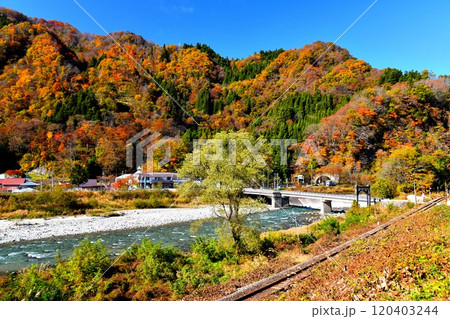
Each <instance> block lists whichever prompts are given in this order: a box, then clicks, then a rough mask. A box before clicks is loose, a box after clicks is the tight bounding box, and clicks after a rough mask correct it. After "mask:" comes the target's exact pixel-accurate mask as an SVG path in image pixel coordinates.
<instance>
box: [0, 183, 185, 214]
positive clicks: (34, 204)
mask: <svg viewBox="0 0 450 319" xmlns="http://www.w3.org/2000/svg"><path fill="white" fill-rule="evenodd" d="M189 202H190V199H189V198H186V197H180V196H178V194H177V193H175V192H172V191H168V190H134V191H116V192H105V191H99V192H89V191H76V192H75V191H65V190H62V189H56V190H53V191H43V192H33V193H21V194H2V193H0V219H16V218H46V217H53V216H73V215H80V214H88V215H111V214H117V213H115V211H118V210H129V209H143V208H166V207H180V206H186V205H189Z"/></svg>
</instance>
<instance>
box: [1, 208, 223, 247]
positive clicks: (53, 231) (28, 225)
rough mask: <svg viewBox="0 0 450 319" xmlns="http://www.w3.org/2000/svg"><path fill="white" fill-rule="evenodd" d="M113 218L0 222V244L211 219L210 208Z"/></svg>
mask: <svg viewBox="0 0 450 319" xmlns="http://www.w3.org/2000/svg"><path fill="white" fill-rule="evenodd" d="M114 215H117V216H114V217H102V216H74V217H55V218H39V219H23V220H0V244H6V243H12V242H19V241H28V240H35V239H43V238H52V237H60V236H68V235H80V234H89V233H97V232H105V231H115V230H125V229H135V228H145V227H155V226H161V225H167V224H172V223H180V222H187V221H194V220H200V219H205V218H211V217H214V216H215V215H214V211H213V208H212V207H201V208H161V209H137V210H126V211H118V212H117V214H114Z"/></svg>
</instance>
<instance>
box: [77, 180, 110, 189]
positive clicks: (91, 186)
mask: <svg viewBox="0 0 450 319" xmlns="http://www.w3.org/2000/svg"><path fill="white" fill-rule="evenodd" d="M80 188H81V189H84V190H91V191H99V190H102V189H105V186H103V185H101V184H99V183H98V182H97V180H96V179H88V181H87V182H86V183H84V184H81V185H80Z"/></svg>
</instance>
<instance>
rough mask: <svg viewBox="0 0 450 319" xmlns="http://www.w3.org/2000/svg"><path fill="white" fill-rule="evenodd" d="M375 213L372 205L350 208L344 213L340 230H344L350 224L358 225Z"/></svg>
mask: <svg viewBox="0 0 450 319" xmlns="http://www.w3.org/2000/svg"><path fill="white" fill-rule="evenodd" d="M374 215H375V212H374V209H373V207H364V208H356V209H355V208H352V209H350V210H348V211H347V212H346V213H345V218H344V220H343V221H342V223H340V230H342V231H345V230H347V229H348V228H349V227H350V226H351V225H358V224H362V223H365V222H367V221H368V220H370V218H371V217H372V216H374Z"/></svg>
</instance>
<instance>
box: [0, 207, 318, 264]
mask: <svg viewBox="0 0 450 319" xmlns="http://www.w3.org/2000/svg"><path fill="white" fill-rule="evenodd" d="M247 218H248V219H249V222H250V223H252V224H253V225H256V226H258V227H260V229H261V231H269V230H279V229H288V228H291V227H296V226H304V225H309V224H311V223H313V222H315V221H317V220H319V219H320V218H321V214H320V212H319V211H317V210H311V209H306V208H288V209H282V210H281V209H280V210H273V211H267V212H263V213H256V214H252V215H250V216H248V217H247ZM191 224H192V222H185V223H177V224H169V225H164V226H158V227H152V228H148V229H132V230H122V231H113V232H102V233H95V234H89V238H90V239H91V240H93V241H95V240H98V239H100V240H101V241H102V242H103V243H104V244H105V246H106V247H107V248H108V249H109V251H110V252H111V253H112V254H115V255H117V254H119V253H120V252H121V251H122V250H123V249H125V248H127V247H129V246H130V245H131V244H132V243H134V242H137V243H139V242H141V241H142V239H143V238H147V239H150V240H152V241H153V242H161V243H162V244H163V245H166V246H168V245H173V246H175V247H178V248H180V249H181V250H183V251H187V250H189V247H190V244H191V243H192V242H193V241H194V238H195V237H197V236H202V235H209V236H214V237H215V236H216V234H215V228H216V227H217V223H216V222H214V221H206V222H204V223H203V224H202V225H201V227H200V228H199V229H198V230H197V232H195V233H192V232H191ZM85 237H86V235H77V236H65V237H59V238H50V239H42V240H34V241H28V242H19V243H11V244H4V245H1V246H0V272H10V271H16V270H18V269H22V268H25V267H29V266H31V265H32V264H50V265H53V264H55V262H56V259H55V257H56V255H57V253H58V252H59V254H60V256H61V257H62V258H67V257H68V256H70V255H71V254H72V252H73V249H74V247H75V246H76V245H77V244H78V243H79V242H80V241H81V240H82V239H84V238H85Z"/></svg>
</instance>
